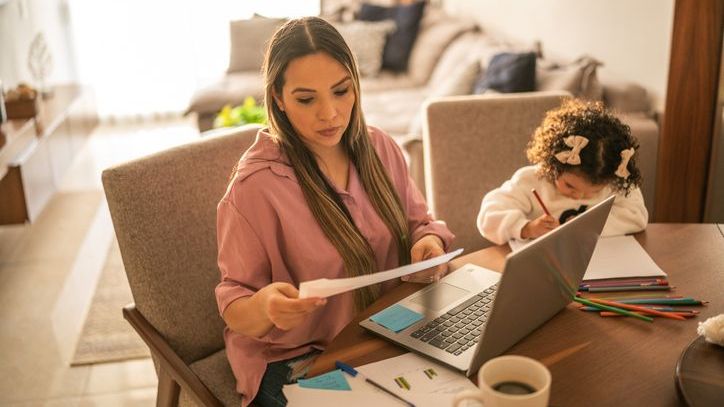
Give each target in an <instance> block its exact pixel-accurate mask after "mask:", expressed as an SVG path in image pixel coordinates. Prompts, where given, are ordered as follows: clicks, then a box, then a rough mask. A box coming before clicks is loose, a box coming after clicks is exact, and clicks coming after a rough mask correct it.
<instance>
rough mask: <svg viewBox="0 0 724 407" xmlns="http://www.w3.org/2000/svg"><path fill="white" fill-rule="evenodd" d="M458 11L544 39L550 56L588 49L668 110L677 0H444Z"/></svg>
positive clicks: (611, 74) (492, 29)
mask: <svg viewBox="0 0 724 407" xmlns="http://www.w3.org/2000/svg"><path fill="white" fill-rule="evenodd" d="M443 4H444V5H445V8H446V9H447V10H448V11H450V12H452V13H453V14H455V15H469V16H472V17H474V18H475V19H476V20H477V21H478V22H479V23H480V24H481V26H482V27H483V28H484V29H485V30H486V32H489V33H491V34H494V35H500V36H501V37H505V38H510V39H513V40H516V41H520V42H523V43H532V42H533V41H535V40H540V41H541V42H542V44H543V52H544V53H545V56H546V57H550V58H554V59H562V60H571V59H573V58H576V57H578V56H579V55H581V54H584V53H585V54H589V55H591V56H593V57H595V58H596V59H599V60H601V61H602V62H603V63H604V64H605V65H604V66H603V67H601V68H600V70H599V78H600V79H601V81H602V82H603V83H604V84H605V83H607V82H609V83H610V82H634V83H637V84H639V85H641V86H643V87H645V88H646V89H647V90H648V92H649V94H650V96H651V100H652V103H653V106H654V108H655V109H656V110H657V111H659V112H663V110H664V109H663V107H664V103H665V99H666V83H667V79H668V72H669V49H670V46H671V30H672V26H673V19H674V0H597V1H594V0H504V1H501V0H473V1H471V0H443Z"/></svg>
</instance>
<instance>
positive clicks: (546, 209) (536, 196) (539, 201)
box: [530, 188, 551, 216]
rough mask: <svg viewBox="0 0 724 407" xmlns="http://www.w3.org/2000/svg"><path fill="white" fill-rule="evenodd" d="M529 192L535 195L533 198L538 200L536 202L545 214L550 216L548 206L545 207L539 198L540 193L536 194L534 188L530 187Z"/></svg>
mask: <svg viewBox="0 0 724 407" xmlns="http://www.w3.org/2000/svg"><path fill="white" fill-rule="evenodd" d="M530 192H532V193H533V195H535V199H537V200H538V203H539V204H540V207H541V208H543V212H545V213H546V215H548V216H551V213H550V212H548V208H546V205H545V204H544V203H543V200H542V199H540V195H538V191H536V190H535V188H533V189H531V190H530Z"/></svg>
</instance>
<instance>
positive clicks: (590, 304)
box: [573, 296, 654, 322]
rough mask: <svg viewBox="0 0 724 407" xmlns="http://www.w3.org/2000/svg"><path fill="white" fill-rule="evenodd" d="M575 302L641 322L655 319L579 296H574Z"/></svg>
mask: <svg viewBox="0 0 724 407" xmlns="http://www.w3.org/2000/svg"><path fill="white" fill-rule="evenodd" d="M573 301H575V302H579V303H581V304H585V305H589V306H591V307H597V308H600V309H602V310H604V311H613V312H616V313H619V314H622V315H627V316H630V317H634V318H638V319H640V320H642V321H646V322H654V319H653V318H651V317H647V316H643V315H641V314H637V313H635V312H631V311H626V310H625V309H621V308H616V307H611V306H608V305H603V304H597V303H595V302H591V301H589V300H587V299H585V298H581V297H578V296H574V297H573Z"/></svg>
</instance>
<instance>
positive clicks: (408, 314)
mask: <svg viewBox="0 0 724 407" xmlns="http://www.w3.org/2000/svg"><path fill="white" fill-rule="evenodd" d="M370 319H371V320H372V321H374V322H377V323H378V324H380V325H382V326H384V327H385V328H387V329H389V330H390V331H393V332H400V331H402V330H403V329H405V328H407V327H408V326H410V325H412V324H414V323H415V322H417V321H419V320H421V319H422V314H420V313H417V312H415V311H413V310H411V309H409V308H405V307H403V306H402V305H400V304H395V305H393V306H391V307H389V308H385V309H384V310H383V311H381V312H378V313H376V314H375V315H372V316H371V317H370Z"/></svg>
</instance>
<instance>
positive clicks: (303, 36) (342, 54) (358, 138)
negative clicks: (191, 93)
mask: <svg viewBox="0 0 724 407" xmlns="http://www.w3.org/2000/svg"><path fill="white" fill-rule="evenodd" d="M320 52H323V53H326V54H327V55H329V56H331V57H332V58H334V59H335V60H336V61H337V62H339V63H340V64H341V65H342V66H344V67H345V68H346V69H347V71H348V72H349V74H350V77H351V78H352V82H353V88H354V93H355V104H354V107H353V109H352V114H351V117H350V122H349V125H348V126H347V129H346V130H345V132H344V134H343V136H342V140H341V143H342V144H343V147H344V150H345V152H346V153H347V155H348V156H349V158H350V160H351V162H352V164H354V166H355V167H356V168H357V171H358V172H359V175H360V179H361V182H362V185H363V187H364V189H365V191H366V192H367V195H368V196H369V199H370V202H371V203H372V205H373V206H374V208H375V210H376V211H377V213H378V214H379V215H380V217H381V218H382V220H383V221H384V223H385V225H386V226H387V228H388V229H389V230H390V232H391V234H392V236H393V240H394V241H395V242H396V244H397V251H398V257H399V259H400V264H408V263H409V262H410V237H409V236H410V234H409V231H408V227H407V216H406V214H405V211H404V208H403V206H402V203H401V201H400V197H399V196H398V195H397V193H396V191H395V189H394V186H393V185H392V182H391V181H390V178H389V177H388V175H387V173H386V172H385V169H384V167H383V165H382V162H381V161H380V158H379V157H378V156H377V153H376V152H375V150H374V148H373V147H372V144H371V142H370V139H369V134H368V131H367V125H366V124H365V120H364V117H363V115H362V110H361V107H360V86H359V73H358V70H357V65H356V63H355V61H354V58H353V56H352V52H351V51H350V49H349V47H348V46H347V44H346V43H345V41H344V39H343V38H342V36H341V35H340V34H339V32H338V31H337V30H336V29H335V28H334V27H333V26H332V25H331V24H329V23H328V22H326V21H324V20H323V19H321V18H318V17H304V18H300V19H294V20H290V21H289V22H287V23H286V24H284V25H283V26H282V27H281V28H279V30H277V32H276V33H275V34H274V36H273V37H272V39H271V41H270V43H269V46H268V47H267V52H266V55H265V58H264V66H263V73H264V83H265V95H264V96H265V104H266V109H267V114H268V117H269V130H270V133H271V134H272V136H273V137H274V138H275V139H276V140H277V142H278V143H279V144H280V146H281V149H282V151H283V152H284V153H285V154H286V156H287V157H288V158H289V161H290V163H291V165H292V167H293V168H294V172H295V174H296V176H297V179H298V181H299V185H300V186H301V188H302V192H303V193H304V197H305V199H306V201H307V204H308V205H309V208H310V209H311V211H312V214H313V215H314V218H315V219H316V220H317V222H318V223H319V225H320V226H321V227H322V230H323V231H324V234H325V235H326V236H327V238H328V239H329V240H330V242H331V243H332V244H333V245H334V246H335V248H336V249H337V251H338V252H339V254H340V255H341V257H342V260H343V262H344V268H345V270H346V273H347V276H350V277H352V276H359V275H362V274H369V273H373V272H375V271H378V270H377V263H376V261H375V254H374V253H373V251H372V248H371V247H370V245H369V243H368V242H367V240H366V239H365V237H364V236H363V235H362V233H361V232H360V230H359V229H358V228H357V226H356V225H355V224H354V222H353V220H352V217H351V215H350V213H349V212H348V210H347V207H346V206H345V205H344V203H343V202H342V199H341V198H340V196H339V195H338V194H337V193H336V191H335V190H334V188H333V187H332V185H330V183H329V182H328V181H327V179H326V178H325V177H324V175H323V174H322V171H321V170H320V168H319V165H318V164H317V160H316V158H315V156H314V154H313V153H312V151H311V150H309V148H307V146H306V145H305V144H304V142H303V141H302V139H301V138H300V136H299V135H298V134H297V133H296V131H295V130H294V127H293V126H292V124H291V123H290V121H289V119H288V118H287V116H286V114H285V113H284V112H283V111H282V110H281V109H280V108H279V106H277V104H276V102H275V101H274V98H273V95H274V94H275V93H276V94H277V95H281V94H282V88H283V86H284V73H285V71H286V69H287V66H288V65H289V63H290V62H291V61H292V60H294V59H296V58H299V57H303V56H306V55H311V54H316V53H320ZM379 291H380V287H379V286H370V287H365V288H361V289H358V290H356V291H355V296H354V299H355V307H356V309H357V310H358V311H359V310H362V309H364V308H366V307H367V306H368V305H369V304H371V303H372V302H373V301H374V300H375V299H376V298H377V297H378V296H379Z"/></svg>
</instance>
